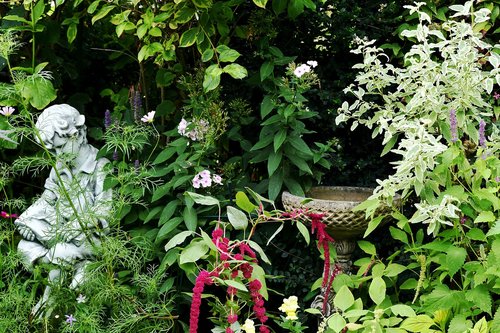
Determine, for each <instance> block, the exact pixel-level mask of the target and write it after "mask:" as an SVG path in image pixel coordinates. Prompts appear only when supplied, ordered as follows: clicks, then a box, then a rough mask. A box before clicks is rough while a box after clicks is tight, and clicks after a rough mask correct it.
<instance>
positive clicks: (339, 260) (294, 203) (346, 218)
mask: <svg viewBox="0 0 500 333" xmlns="http://www.w3.org/2000/svg"><path fill="white" fill-rule="evenodd" d="M372 193H373V189H372V188H366V187H345V186H318V187H313V188H312V189H311V190H310V191H309V192H308V193H307V197H301V196H296V195H293V194H291V193H289V192H286V191H285V192H283V195H282V201H283V205H284V206H285V209H286V210H293V209H308V211H309V212H313V213H321V214H324V218H323V220H322V222H323V223H324V224H325V225H326V230H327V232H328V233H329V234H330V236H332V238H333V239H334V240H335V243H334V245H335V249H336V252H337V257H336V264H337V265H339V266H340V268H341V269H342V272H344V273H346V274H349V273H350V271H351V267H352V262H351V255H352V253H353V251H354V249H355V248H356V240H357V239H358V238H359V237H360V236H362V235H363V234H364V232H365V230H366V228H367V227H368V223H369V220H367V219H366V218H365V212H364V211H356V212H354V211H353V210H352V209H353V208H354V207H356V206H357V205H358V204H360V203H361V202H363V201H365V200H366V199H367V198H368V197H369V196H370V195H371V194H372ZM306 198H307V199H310V201H307V202H306V203H303V202H304V200H305V199H306ZM377 213H381V211H377ZM334 267H335V266H334V265H333V266H332V268H331V269H330V274H332V272H333V269H334ZM323 293H324V291H323V290H322V291H321V294H320V295H318V298H319V299H318V298H317V299H315V301H314V302H313V307H317V306H315V303H318V302H319V301H321V303H319V304H322V302H323V298H324V297H323ZM330 296H332V294H330ZM329 298H330V297H329ZM328 304H329V305H330V304H331V302H328ZM331 311H332V309H331V306H328V309H326V311H325V312H326V313H324V315H326V316H327V315H329V314H330V313H331Z"/></svg>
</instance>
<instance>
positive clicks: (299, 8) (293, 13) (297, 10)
mask: <svg viewBox="0 0 500 333" xmlns="http://www.w3.org/2000/svg"><path fill="white" fill-rule="evenodd" d="M302 12H304V2H303V1H302V0H290V1H289V2H288V16H289V17H290V18H291V19H295V18H296V17H297V16H299V15H300V14H302Z"/></svg>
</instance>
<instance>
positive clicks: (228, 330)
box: [226, 327, 234, 333]
mask: <svg viewBox="0 0 500 333" xmlns="http://www.w3.org/2000/svg"><path fill="white" fill-rule="evenodd" d="M226 333H234V331H233V330H232V329H231V327H228V328H226Z"/></svg>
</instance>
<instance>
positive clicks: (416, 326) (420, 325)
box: [400, 315, 434, 333]
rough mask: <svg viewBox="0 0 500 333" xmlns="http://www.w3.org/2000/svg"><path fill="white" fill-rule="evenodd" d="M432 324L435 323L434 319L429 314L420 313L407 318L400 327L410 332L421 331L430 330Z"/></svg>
mask: <svg viewBox="0 0 500 333" xmlns="http://www.w3.org/2000/svg"><path fill="white" fill-rule="evenodd" d="M432 325H434V320H432V318H431V317H429V316H427V315H418V316H415V317H410V318H406V319H405V320H404V321H403V322H402V323H401V326H400V327H401V328H402V329H405V330H407V331H408V332H415V333H421V332H424V331H426V330H428V329H429V328H430V327H431V326H432Z"/></svg>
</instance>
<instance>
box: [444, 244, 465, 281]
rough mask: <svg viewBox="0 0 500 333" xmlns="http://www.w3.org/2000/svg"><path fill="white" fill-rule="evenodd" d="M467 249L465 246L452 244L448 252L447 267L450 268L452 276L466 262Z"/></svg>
mask: <svg viewBox="0 0 500 333" xmlns="http://www.w3.org/2000/svg"><path fill="white" fill-rule="evenodd" d="M466 257H467V251H466V250H465V249H464V248H461V247H456V246H451V247H450V248H449V249H448V251H447V253H446V267H447V268H448V271H449V274H450V277H453V275H455V273H456V272H458V270H459V269H460V268H461V267H462V266H463V264H464V263H465V258H466Z"/></svg>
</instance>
